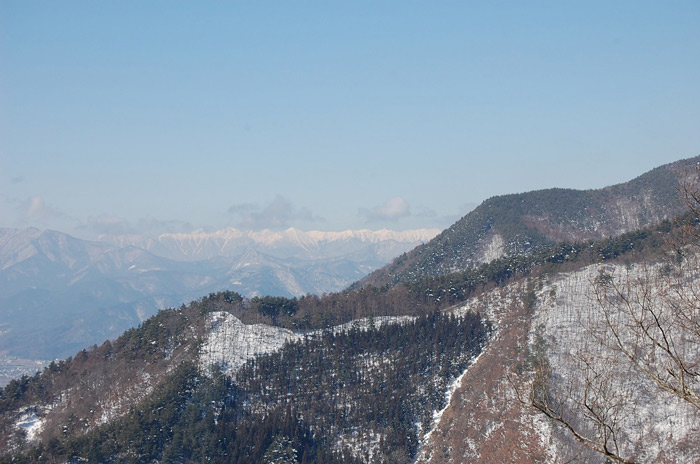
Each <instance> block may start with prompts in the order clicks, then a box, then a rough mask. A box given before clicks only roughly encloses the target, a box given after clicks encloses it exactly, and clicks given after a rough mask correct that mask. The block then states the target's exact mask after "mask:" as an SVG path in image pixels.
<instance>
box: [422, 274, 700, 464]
mask: <svg viewBox="0 0 700 464" xmlns="http://www.w3.org/2000/svg"><path fill="white" fill-rule="evenodd" d="M662 269H663V267H662V266H660V265H657V266H650V267H645V266H641V265H638V266H632V267H629V268H628V267H626V266H621V265H610V264H608V265H592V266H588V267H586V268H584V269H581V270H578V271H575V272H570V273H566V274H559V275H555V276H553V277H551V278H548V277H545V278H542V279H530V280H526V281H519V282H514V283H511V284H509V285H507V286H506V287H503V288H496V289H494V290H492V291H490V292H487V293H485V294H483V295H480V296H479V297H477V298H474V299H472V300H470V301H469V302H468V303H467V304H465V305H463V306H462V307H460V308H459V309H457V310H456V313H458V314H460V313H464V312H470V311H479V312H481V313H482V314H484V315H486V317H488V318H489V319H490V320H491V321H492V322H493V324H494V328H495V329H496V330H495V333H494V334H493V335H492V337H491V339H490V341H489V344H488V345H487V347H486V349H485V350H484V352H483V353H482V355H481V356H480V358H479V360H478V361H477V362H476V363H475V364H474V365H473V366H471V367H470V368H469V369H468V371H467V372H466V373H465V374H464V376H463V378H462V379H461V386H460V387H459V388H457V390H456V391H455V393H454V394H453V396H452V397H451V400H450V404H449V406H448V407H447V408H446V410H445V411H444V412H443V414H442V417H441V420H440V422H439V423H438V424H437V426H436V429H435V431H434V432H433V433H432V434H431V435H430V436H429V437H427V440H426V442H425V443H424V444H423V449H422V451H421V455H420V458H419V462H423V463H427V462H430V463H433V464H436V463H459V462H466V461H469V462H496V461H498V462H516V461H527V462H536V461H538V460H542V461H545V462H572V460H573V462H578V461H577V460H583V462H601V463H602V462H604V459H603V458H602V457H601V456H600V455H599V454H596V453H593V452H592V451H590V450H589V449H588V448H586V447H584V446H583V445H581V444H580V443H579V442H578V441H576V440H575V439H574V438H573V437H572V435H571V434H569V433H568V432H567V431H565V430H564V429H563V428H561V427H559V426H557V425H556V424H554V423H553V422H552V421H550V420H549V419H548V418H546V417H545V416H544V415H543V414H541V413H539V412H538V411H537V410H535V409H534V408H533V407H532V406H529V405H528V402H529V400H528V398H529V394H530V391H531V390H530V389H531V385H532V384H531V382H532V376H531V375H532V374H531V371H530V369H531V368H532V367H533V366H534V365H539V364H538V363H539V362H540V361H541V359H540V361H536V359H537V357H538V356H541V355H544V359H546V362H547V363H548V365H549V367H550V369H551V371H550V374H551V379H552V385H553V386H554V390H552V393H553V394H554V395H555V398H557V399H560V400H562V401H563V400H565V399H566V398H567V395H569V396H573V397H579V398H581V397H582V395H583V394H584V393H586V390H585V388H586V385H588V386H589V387H590V388H592V386H596V388H597V391H596V395H597V397H596V400H597V401H601V402H603V401H608V402H609V403H610V408H609V409H608V410H607V413H608V414H610V416H609V417H608V419H609V420H610V421H611V422H613V423H614V426H615V427H614V428H615V437H616V439H617V444H616V446H617V448H616V449H615V451H616V452H617V453H619V454H620V455H623V456H627V457H631V458H634V460H635V461H636V462H700V448H698V446H697V437H698V436H699V434H700V425H699V424H700V414H699V413H698V410H697V408H694V407H692V406H690V405H689V404H688V403H686V402H684V401H681V400H679V399H677V398H676V397H674V396H673V395H671V394H668V393H666V392H663V391H660V389H659V388H658V387H657V386H656V385H655V384H654V383H653V382H652V381H650V380H649V379H648V378H646V377H645V376H644V375H642V374H640V372H639V370H636V369H635V368H634V367H633V366H631V365H630V363H629V362H628V361H626V360H625V358H624V356H621V355H620V353H619V352H615V351H614V350H611V349H610V348H609V346H607V347H606V346H603V345H601V343H599V341H598V340H597V339H596V337H600V336H601V335H602V334H603V333H604V324H603V317H602V312H601V306H600V304H599V301H598V299H597V298H596V286H595V284H596V279H600V277H599V276H600V275H601V273H603V272H604V273H605V275H609V276H613V277H614V278H615V279H620V281H634V280H635V279H637V278H639V277H643V278H644V279H645V281H647V280H649V279H648V278H649V276H656V275H659V271H660V270H662ZM691 277H692V279H693V280H692V281H689V280H686V281H685V282H684V285H683V286H682V287H679V288H677V290H679V292H683V291H688V292H692V291H695V290H696V289H697V285H698V284H699V283H700V279H699V278H698V275H697V274H691ZM649 281H651V282H655V284H654V286H652V287H649V288H650V289H651V290H650V291H649V293H647V294H646V297H647V298H655V297H656V296H655V294H656V295H658V292H659V288H658V286H656V285H657V284H662V283H663V281H662V280H657V281H654V280H653V279H651V280H649ZM624 332H625V331H623V333H624ZM626 333H627V335H626V336H627V337H629V336H631V334H632V332H626ZM676 343H677V348H678V349H679V350H684V353H685V354H686V355H687V356H689V358H690V359H694V360H695V362H697V361H698V360H699V359H700V356H699V354H700V351H698V347H697V346H694V345H692V343H690V342H689V341H687V340H676ZM684 343H685V345H683V344H684ZM526 347H527V348H526ZM533 363H534V364H533ZM587 369H588V370H587ZM591 369H594V370H591ZM593 372H595V374H596V375H598V377H595V378H593V376H592V375H591V374H592V373H593ZM603 374H605V375H606V376H607V377H604V376H603ZM586 379H587V380H586ZM591 379H593V380H591ZM587 382H588V383H587ZM588 394H589V396H588V398H589V399H590V398H591V393H590V391H588ZM577 395H578V396H577ZM606 395H607V396H606ZM557 404H559V403H557ZM600 404H604V403H600ZM562 406H564V407H567V408H571V406H572V405H571V402H570V401H569V402H567V403H562ZM568 417H571V418H572V421H573V423H574V424H575V425H576V426H577V427H580V429H581V430H582V431H584V432H586V433H588V434H591V436H595V433H596V430H595V427H592V426H591V425H590V423H588V424H587V422H586V421H585V420H584V419H583V416H580V417H579V416H576V413H575V412H573V413H570V415H569V416H568ZM610 446H611V448H612V447H613V445H612V442H611V444H610ZM533 460H534V461H533Z"/></svg>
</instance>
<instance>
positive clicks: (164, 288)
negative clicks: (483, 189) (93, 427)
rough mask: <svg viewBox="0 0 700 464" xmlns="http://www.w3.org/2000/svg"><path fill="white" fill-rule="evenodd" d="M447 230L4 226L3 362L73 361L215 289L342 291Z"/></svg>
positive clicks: (0, 246)
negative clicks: (94, 236) (141, 230)
mask: <svg viewBox="0 0 700 464" xmlns="http://www.w3.org/2000/svg"><path fill="white" fill-rule="evenodd" d="M438 232H439V231H438V230H437V229H434V230H430V229H424V230H414V231H405V232H395V231H388V230H380V231H370V230H360V231H345V232H302V231H299V230H295V229H288V230H286V231H283V232H272V231H261V232H245V231H240V230H237V229H232V228H231V229H225V230H222V231H217V232H212V233H207V232H204V231H196V232H193V233H191V234H166V235H161V236H158V237H145V236H135V235H130V236H104V237H100V240H99V241H87V240H81V239H78V238H75V237H72V236H70V235H66V234H63V233H60V232H56V231H48V230H47V231H41V230H38V229H33V228H32V229H26V230H16V229H0V356H2V355H4V356H5V357H6V358H7V357H8V356H10V357H19V358H25V359H32V360H33V359H54V358H59V357H65V356H68V355H70V354H72V353H74V352H75V351H76V350H77V349H79V348H81V347H84V346H88V345H91V344H93V343H100V342H102V341H104V340H105V339H109V338H114V337H115V336H117V335H119V334H120V333H122V332H123V331H124V330H126V329H128V328H129V327H134V326H136V325H138V324H139V323H140V322H141V321H143V320H145V319H147V318H148V317H150V316H152V315H153V314H155V313H156V312H157V311H158V310H159V309H162V308H165V307H177V306H180V305H181V304H182V303H183V302H184V303H186V302H189V301H191V300H193V299H196V298H199V297H201V296H202V295H206V294H208V293H210V292H216V291H219V290H224V289H226V290H234V291H237V292H240V293H241V294H243V295H247V296H254V295H276V296H287V297H291V296H301V295H305V294H310V293H311V294H322V293H327V292H333V291H339V290H342V289H343V288H345V287H346V286H347V285H349V284H350V283H351V282H353V281H355V280H357V279H359V278H361V277H362V276H364V275H366V274H367V273H368V272H370V271H372V270H374V269H376V268H377V267H379V266H381V265H384V264H386V263H387V262H388V261H390V260H391V259H392V258H393V257H395V256H397V255H399V254H400V253H403V252H405V251H407V250H410V249H412V248H414V247H415V246H416V245H418V244H420V243H422V242H425V241H427V240H429V239H430V238H432V237H433V236H435V235H436V234H437V233H438Z"/></svg>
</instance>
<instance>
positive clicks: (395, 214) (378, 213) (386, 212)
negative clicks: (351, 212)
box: [359, 197, 411, 222]
mask: <svg viewBox="0 0 700 464" xmlns="http://www.w3.org/2000/svg"><path fill="white" fill-rule="evenodd" d="M359 213H360V215H361V216H364V217H365V218H366V219H367V222H379V221H398V220H399V219H401V218H404V217H407V216H410V215H411V208H410V206H409V204H408V202H407V201H406V200H405V199H403V198H402V197H394V198H389V199H388V200H387V201H385V202H384V203H382V204H381V205H378V206H375V207H374V208H371V209H367V208H360V210H359Z"/></svg>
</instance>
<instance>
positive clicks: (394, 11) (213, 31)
mask: <svg viewBox="0 0 700 464" xmlns="http://www.w3.org/2000/svg"><path fill="white" fill-rule="evenodd" d="M699 83H700V2H697V1H674V0H670V1H664V2H660V1H639V0H634V1H625V0H620V1H613V2H611V1H607V0H606V1H586V2H573V1H547V2H541V1H494V2H476V1H440V2H428V1H421V2H419V1H400V2H399V1H388V0H387V1H379V2H377V1H372V2H370V1H333V2H325V1H292V0H290V1H265V2H253V1H246V2H242V1H241V2H223V1H208V2H191V1H178V0H168V1H156V0H153V1H148V2H142V1H128V0H127V1H119V2H116V1H105V2H95V1H87V0H86V1H71V0H63V1H61V2H56V1H32V0H19V1H13V0H4V1H2V2H0V227H13V228H24V227H38V228H41V229H55V230H61V231H64V232H68V233H72V234H74V235H78V236H81V237H85V238H90V237H95V236H97V235H98V234H102V233H112V234H115V233H116V234H119V233H142V234H147V235H148V234H150V235H155V234H157V233H162V232H188V231H191V230H194V229H198V228H204V229H205V230H217V229H221V228H225V227H238V228H243V229H256V230H257V229H263V228H272V229H283V228H287V227H295V228H298V229H302V230H346V229H360V228H369V229H381V228H388V229H395V230H405V229H414V228H424V227H425V228H445V227H447V226H449V225H450V224H452V223H453V222H454V221H455V220H457V219H458V218H459V217H461V216H463V215H464V214H466V213H467V212H468V211H469V210H470V209H472V208H473V207H474V206H476V205H477V204H479V203H480V202H482V201H483V200H485V199H487V198H489V197H492V196H495V195H501V194H507V193H517V192H525V191H530V190H537V189H544V188H551V187H568V188H577V189H589V188H600V187H604V186H607V185H612V184H616V183H621V182H625V181H627V180H630V179H632V178H634V177H636V176H638V175H640V174H642V173H644V172H646V171H648V170H650V169H652V168H654V167H656V166H659V165H662V164H666V163H669V162H673V161H676V160H679V159H683V158H688V157H692V156H696V155H698V154H700V84H699Z"/></svg>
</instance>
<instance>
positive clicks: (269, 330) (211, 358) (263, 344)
mask: <svg viewBox="0 0 700 464" xmlns="http://www.w3.org/2000/svg"><path fill="white" fill-rule="evenodd" d="M413 319H414V318H413V317H410V316H400V317H388V316H387V317H374V318H364V319H358V320H355V321H351V322H348V323H347V324H342V325H338V326H335V327H332V328H331V329H329V330H330V331H332V332H333V333H335V334H341V333H343V332H347V331H349V330H352V329H359V330H369V328H370V327H372V326H374V327H381V326H382V325H385V324H402V323H407V322H410V321H412V320H413ZM325 332H327V330H323V329H321V330H314V331H310V332H305V333H297V332H292V331H291V330H288V329H283V328H280V327H273V326H270V325H267V324H253V325H246V324H244V323H243V322H241V320H240V319H238V318H237V317H236V316H234V315H232V314H230V313H227V312H223V311H215V312H212V313H210V314H209V316H208V320H207V337H206V340H205V341H204V343H203V345H202V348H201V351H200V357H199V363H200V369H202V370H203V371H208V370H209V369H211V368H212V367H213V366H219V367H221V369H222V370H224V371H225V372H226V373H228V374H229V375H235V373H236V372H237V371H238V370H239V369H240V368H241V367H243V365H244V364H245V363H246V362H247V361H248V360H249V359H253V358H254V357H255V356H257V355H261V354H265V353H272V352H274V351H277V350H279V349H281V348H282V347H283V346H284V345H285V343H287V342H295V341H299V340H303V339H304V338H313V337H319V336H321V335H323V334H324V333H325Z"/></svg>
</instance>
